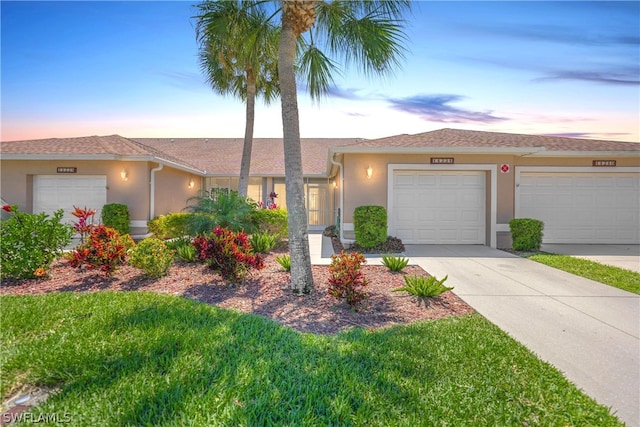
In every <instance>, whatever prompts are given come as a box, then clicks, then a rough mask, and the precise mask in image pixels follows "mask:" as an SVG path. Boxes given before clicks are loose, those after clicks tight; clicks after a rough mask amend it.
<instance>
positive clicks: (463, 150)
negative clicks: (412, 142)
mask: <svg viewBox="0 0 640 427" xmlns="http://www.w3.org/2000/svg"><path fill="white" fill-rule="evenodd" d="M541 151H544V147H451V146H449V147H389V146H382V147H370V146H358V147H350V146H343V147H333V148H331V149H329V156H330V157H331V156H333V155H334V154H355V153H370V154H425V155H428V154H441V153H451V154H500V155H503V154H504V155H516V156H526V155H533V154H537V153H539V152H541Z"/></svg>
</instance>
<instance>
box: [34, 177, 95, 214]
mask: <svg viewBox="0 0 640 427" xmlns="http://www.w3.org/2000/svg"><path fill="white" fill-rule="evenodd" d="M105 203H107V177H106V176H103V175H97V176H93V175H91V176H89V175H84V176H83V175H73V176H58V175H37V176H34V177H33V212H34V213H38V212H45V213H47V214H48V215H52V214H53V213H54V212H55V211H57V210H58V209H63V210H64V217H63V222H64V223H66V224H71V223H73V222H74V221H76V220H77V218H76V217H74V216H72V215H71V211H73V206H74V205H75V206H77V207H79V208H84V207H87V209H96V210H97V211H98V212H97V213H96V215H95V216H94V221H95V222H96V223H97V222H98V221H100V215H101V213H102V207H103V206H104V205H105Z"/></svg>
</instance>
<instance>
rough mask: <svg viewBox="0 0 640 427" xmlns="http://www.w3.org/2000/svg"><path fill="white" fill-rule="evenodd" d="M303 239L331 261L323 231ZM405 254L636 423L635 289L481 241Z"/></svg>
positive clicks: (638, 305) (638, 299)
mask: <svg viewBox="0 0 640 427" xmlns="http://www.w3.org/2000/svg"><path fill="white" fill-rule="evenodd" d="M310 246H311V248H313V249H312V262H313V263H314V264H328V263H329V262H330V260H329V259H328V258H323V257H322V249H321V246H322V236H319V235H310ZM314 247H315V248H314ZM325 252H327V250H325ZM405 253H406V255H407V256H408V257H409V258H410V259H411V264H418V265H420V266H421V267H422V268H423V269H424V270H425V271H427V272H429V273H430V274H432V275H434V276H436V277H439V278H440V277H444V276H445V275H448V276H449V279H448V280H447V285H448V286H454V290H453V292H455V293H456V294H457V295H458V296H460V297H461V298H462V299H463V300H464V301H465V302H467V303H468V304H469V305H471V306H472V307H473V308H475V309H476V311H478V312H479V313H480V314H481V315H483V316H484V317H486V318H487V319H488V320H489V321H491V322H492V323H494V324H496V325H497V326H499V327H500V328H501V329H502V330H504V331H505V332H507V333H508V334H509V335H510V336H511V337H513V338H514V339H516V340H517V341H519V342H520V343H522V344H523V345H525V346H526V347H527V348H528V349H530V350H531V351H533V352H534V353H536V354H537V355H538V357H540V358H541V359H542V360H545V361H547V362H549V363H551V364H552V365H554V366H555V367H556V368H558V369H559V370H560V371H562V372H563V373H564V374H565V376H566V377H567V378H568V379H569V380H570V381H571V382H573V383H574V384H576V385H577V386H578V387H579V388H580V389H582V390H583V391H584V392H585V393H586V394H588V395H589V396H591V397H593V398H594V399H595V400H596V401H597V402H599V403H601V404H603V405H605V406H607V407H611V408H612V412H614V413H615V414H616V415H617V416H618V417H619V418H620V420H622V421H623V422H625V423H627V425H629V426H636V427H637V426H640V295H636V294H632V293H629V292H626V291H623V290H620V289H617V288H613V287H610V286H607V285H603V284H601V283H598V282H594V281H592V280H588V279H583V278H580V277H577V276H574V275H572V274H569V273H565V272H563V271H560V270H556V269H554V268H551V267H547V266H545V265H542V264H539V263H536V262H534V261H531V260H527V259H524V258H520V257H518V256H515V255H512V254H509V253H506V252H503V251H499V250H496V249H491V248H489V247H486V246H479V245H407V247H406V251H405ZM325 255H326V253H325ZM368 261H369V264H374V265H375V264H379V263H380V259H379V258H376V257H371V258H369V259H368Z"/></svg>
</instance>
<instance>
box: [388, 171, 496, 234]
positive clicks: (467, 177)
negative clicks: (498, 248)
mask: <svg viewBox="0 0 640 427" xmlns="http://www.w3.org/2000/svg"><path fill="white" fill-rule="evenodd" d="M391 203H392V204H393V206H392V209H391V216H392V218H390V226H391V227H390V228H391V230H392V232H393V233H394V235H395V236H396V237H398V238H400V239H401V240H402V241H403V242H404V243H413V244H419V243H421V244H485V241H486V239H485V173H484V172H477V171H451V172H443V171H438V172H436V171H395V172H394V175H393V193H392V200H391Z"/></svg>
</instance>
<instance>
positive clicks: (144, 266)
mask: <svg viewBox="0 0 640 427" xmlns="http://www.w3.org/2000/svg"><path fill="white" fill-rule="evenodd" d="M194 252H195V251H194ZM173 254H174V251H173V250H172V249H169V248H168V247H167V245H165V244H164V242H163V241H162V240H160V239H156V238H155V237H151V238H148V239H144V240H142V241H141V242H139V243H138V244H137V245H136V247H135V248H134V249H133V250H132V251H131V256H130V257H129V265H131V266H132V267H135V268H139V269H140V270H142V272H143V273H144V274H145V275H147V276H150V277H155V278H160V277H163V276H166V275H167V273H168V272H169V269H170V268H171V264H173Z"/></svg>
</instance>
